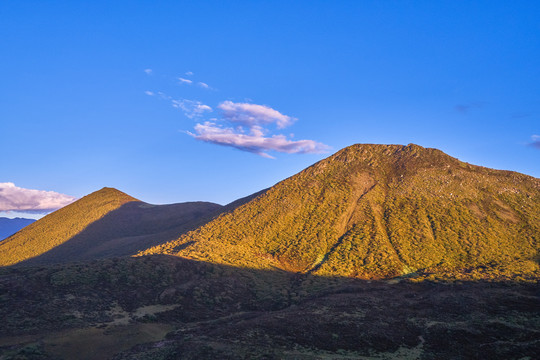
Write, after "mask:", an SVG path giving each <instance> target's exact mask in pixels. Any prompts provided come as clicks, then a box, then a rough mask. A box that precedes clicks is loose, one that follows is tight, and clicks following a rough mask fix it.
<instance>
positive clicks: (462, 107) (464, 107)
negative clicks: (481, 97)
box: [454, 101, 486, 114]
mask: <svg viewBox="0 0 540 360" xmlns="http://www.w3.org/2000/svg"><path fill="white" fill-rule="evenodd" d="M484 105H486V102H484V101H475V102H470V103H466V104H458V105H456V106H454V109H455V110H456V111H457V112H460V113H462V114H466V113H468V112H469V111H471V110H473V109H480V108H482V107H484Z"/></svg>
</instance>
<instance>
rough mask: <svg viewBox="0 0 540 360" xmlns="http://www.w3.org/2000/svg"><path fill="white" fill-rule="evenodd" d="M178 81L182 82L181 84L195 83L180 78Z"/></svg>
mask: <svg viewBox="0 0 540 360" xmlns="http://www.w3.org/2000/svg"><path fill="white" fill-rule="evenodd" d="M178 80H180V83H181V84H190V85H191V83H193V81H191V80H189V79H184V78H181V77H179V78H178Z"/></svg>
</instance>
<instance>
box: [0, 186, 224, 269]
mask: <svg viewBox="0 0 540 360" xmlns="http://www.w3.org/2000/svg"><path fill="white" fill-rule="evenodd" d="M221 208H223V207H222V206H221V205H218V204H213V203H208V202H190V203H180V204H171V205H151V204H147V203H144V202H142V201H139V200H137V199H135V198H133V197H131V196H129V195H127V194H125V193H123V192H121V191H119V190H116V189H113V188H103V189H101V190H99V191H96V192H94V193H92V194H90V195H87V196H85V197H83V198H82V199H80V200H78V201H76V202H74V203H73V204H70V205H68V206H66V207H64V208H62V209H60V210H58V211H55V212H54V213H52V214H49V215H47V216H45V217H44V218H42V219H40V220H38V221H36V222H35V223H33V224H32V225H30V226H28V227H26V228H25V229H23V230H22V231H20V232H18V233H16V234H14V235H13V236H11V237H9V238H7V239H6V240H4V241H2V243H0V266H8V265H14V264H20V265H36V264H51V263H65V262H73V261H83V260H93V259H101V258H107V257H115V256H127V255H133V254H136V253H137V252H138V251H140V250H141V249H145V248H148V247H149V246H154V245H158V244H161V243H163V242H166V241H170V240H172V239H175V238H177V237H178V236H180V235H182V234H183V233H185V232H187V231H190V230H193V229H195V228H196V227H198V226H200V225H203V224H204V223H205V222H206V221H208V220H210V219H212V217H213V214H214V213H219V212H220V209H221Z"/></svg>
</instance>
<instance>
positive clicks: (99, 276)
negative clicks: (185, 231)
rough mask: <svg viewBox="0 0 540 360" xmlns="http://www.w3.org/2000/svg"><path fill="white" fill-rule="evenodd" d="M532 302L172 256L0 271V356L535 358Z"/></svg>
mask: <svg viewBox="0 0 540 360" xmlns="http://www.w3.org/2000/svg"><path fill="white" fill-rule="evenodd" d="M538 290H539V287H538V284H534V283H516V282H493V281H491V282H484V281H451V282H432V281H423V282H420V283H416V282H414V281H411V279H407V278H404V279H392V280H383V281H364V280H359V279H352V278H344V277H341V278H340V277H325V276H315V275H311V274H295V273H290V272H285V271H280V270H255V269H245V268H244V269H242V268H238V267H231V266H225V265H218V264H211V263H205V262H198V261H193V260H187V259H182V258H178V257H173V256H145V257H137V258H113V259H104V260H96V261H91V262H86V263H77V264H62V265H49V266H46V267H7V268H3V269H0V304H1V306H0V318H2V326H1V327H0V358H1V359H36V358H41V359H58V358H63V359H72V358H77V359H81V360H98V359H99V360H102V359H110V358H114V359H118V360H119V359H154V360H155V359H178V358H182V359H201V358H204V359H220V360H222V359H320V358H340V359H341V358H344V359H345V358H346V359H351V358H353V359H361V358H363V357H366V358H380V359H403V358H414V359H424V360H431V359H465V358H467V359H468V358H489V359H505V360H506V359H523V358H527V357H529V358H535V354H538V350H539V349H540V340H539V337H538V334H539V333H540V316H539V312H538V306H537V304H538V298H537V293H538ZM167 333H168V334H167ZM166 334H167V335H166ZM115 354H116V355H115ZM38 356H40V357H38Z"/></svg>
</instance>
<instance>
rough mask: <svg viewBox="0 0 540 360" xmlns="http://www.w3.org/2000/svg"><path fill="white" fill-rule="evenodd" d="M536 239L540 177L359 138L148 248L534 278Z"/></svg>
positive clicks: (287, 265) (258, 261) (317, 270)
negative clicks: (230, 209) (197, 225)
mask: <svg viewBox="0 0 540 360" xmlns="http://www.w3.org/2000/svg"><path fill="white" fill-rule="evenodd" d="M539 242H540V181H539V180H538V179H536V178H533V177H530V176H526V175H523V174H519V173H515V172H508V171H499V170H492V169H487V168H483V167H479V166H473V165H469V164H466V163H463V162H461V161H459V160H457V159H455V158H452V157H450V156H448V155H446V154H444V153H443V152H441V151H439V150H436V149H425V148H422V147H420V146H417V145H409V146H400V145H388V146H387V145H354V146H350V147H348V148H345V149H343V150H341V151H339V152H338V153H336V154H335V155H333V156H331V157H329V158H327V159H325V160H322V161H320V162H318V163H316V164H315V165H313V166H311V167H309V168H307V169H306V170H304V171H302V172H301V173H299V174H297V175H295V176H293V177H291V178H289V179H286V180H284V181H282V182H280V183H278V184H277V185H275V186H274V187H272V188H270V189H269V190H268V191H267V192H266V193H264V194H263V195H261V196H259V197H257V198H256V199H254V200H253V201H251V202H249V203H247V204H245V205H244V206H241V207H239V208H237V209H236V210H235V211H233V212H231V213H227V214H224V215H222V216H220V217H219V218H217V219H215V220H214V221H212V222H210V223H208V224H207V225H205V226H203V227H201V228H199V229H197V230H195V231H193V232H190V233H188V234H186V235H183V236H182V237H180V238H179V239H178V240H176V241H173V242H170V243H167V244H164V245H161V246H158V247H154V248H151V249H149V250H147V251H145V252H143V253H141V254H158V253H165V254H175V255H179V256H184V257H188V258H193V259H198V260H203V261H209V262H214V263H222V264H231V265H234V266H239V267H251V268H267V269H268V268H280V269H285V270H291V271H297V272H307V273H314V274H320V275H333V276H335V275H340V276H353V277H360V278H383V277H392V276H397V275H402V274H406V273H410V272H415V271H425V272H429V271H434V272H439V273H441V272H451V271H456V270H460V271H461V270H463V271H465V272H468V273H470V274H471V277H473V278H475V277H476V278H483V277H484V278H486V277H487V278H496V277H498V276H502V275H507V274H511V275H512V274H522V275H526V276H533V277H535V276H538V264H537V262H536V261H535V260H536V259H537V257H538V250H539V245H540V244H539ZM188 244H189V245H188ZM464 269H465V270H464Z"/></svg>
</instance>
